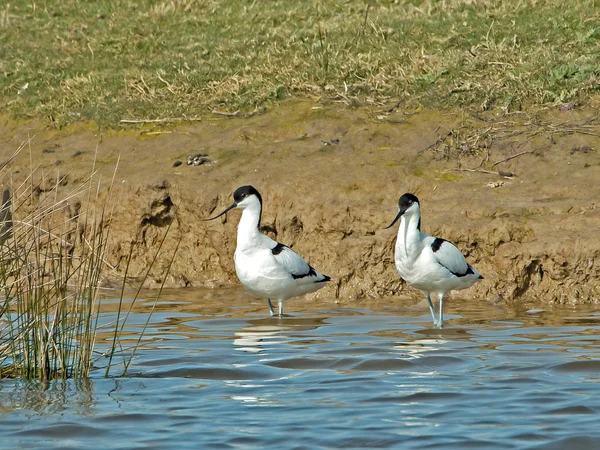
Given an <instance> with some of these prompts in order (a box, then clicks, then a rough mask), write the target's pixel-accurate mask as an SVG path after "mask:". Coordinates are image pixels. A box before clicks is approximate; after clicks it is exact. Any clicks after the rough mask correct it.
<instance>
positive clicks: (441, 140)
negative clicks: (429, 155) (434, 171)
mask: <svg viewBox="0 0 600 450" xmlns="http://www.w3.org/2000/svg"><path fill="white" fill-rule="evenodd" d="M451 135H452V130H450V131H448V133H447V134H446V135H445V136H440V137H439V138H438V140H437V141H435V142H434V143H433V144H431V145H428V146H427V147H425V148H424V149H423V150H419V153H417V155H421V154H423V153H425V152H426V151H427V150H429V149H432V148H433V147H435V146H436V145H438V144H441V143H442V142H444V141H445V140H446V139H447V138H448V136H451Z"/></svg>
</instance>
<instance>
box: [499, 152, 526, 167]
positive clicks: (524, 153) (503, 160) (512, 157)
mask: <svg viewBox="0 0 600 450" xmlns="http://www.w3.org/2000/svg"><path fill="white" fill-rule="evenodd" d="M528 153H533V150H527V151H524V152H521V153H517V154H516V155H512V156H509V157H508V158H504V159H502V160H500V161H496V162H495V163H494V164H492V167H495V166H497V165H498V164H502V163H503V162H506V161H510V160H511V159H514V158H517V157H519V156H522V155H527V154H528Z"/></svg>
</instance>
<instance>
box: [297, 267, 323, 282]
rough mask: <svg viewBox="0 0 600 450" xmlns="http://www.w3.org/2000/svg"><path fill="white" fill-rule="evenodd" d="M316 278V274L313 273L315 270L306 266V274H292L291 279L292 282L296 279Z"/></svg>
mask: <svg viewBox="0 0 600 450" xmlns="http://www.w3.org/2000/svg"><path fill="white" fill-rule="evenodd" d="M316 276H317V272H315V269H313V267H312V266H308V272H306V273H301V274H296V273H293V274H292V278H293V279H294V280H297V279H298V278H304V277H316Z"/></svg>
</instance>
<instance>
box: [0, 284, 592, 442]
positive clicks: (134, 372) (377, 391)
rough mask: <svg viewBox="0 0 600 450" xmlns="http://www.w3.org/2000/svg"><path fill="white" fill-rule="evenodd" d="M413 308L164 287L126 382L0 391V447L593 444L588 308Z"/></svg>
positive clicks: (3, 385)
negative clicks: (277, 306)
mask: <svg viewBox="0 0 600 450" xmlns="http://www.w3.org/2000/svg"><path fill="white" fill-rule="evenodd" d="M414 303H415V302H414V301H412V302H411V301H400V300H393V301H389V300H380V301H373V302H362V303H356V305H353V306H354V307H353V308H339V307H337V306H336V305H335V304H333V303H331V302H327V301H316V302H309V301H308V300H296V301H290V302H289V303H288V305H287V309H288V311H289V312H290V316H288V317H285V318H284V319H283V320H278V319H269V318H267V317H266V314H267V312H268V311H267V308H266V304H264V303H263V302H256V301H255V300H253V299H252V298H250V297H248V296H247V295H246V294H244V293H243V292H241V291H238V290H233V291H232V290H222V291H218V292H215V291H201V290H195V291H183V292H179V293H170V294H168V295H167V296H166V297H165V298H164V299H163V300H162V302H161V303H160V304H159V305H158V307H157V311H156V312H155V314H154V316H153V318H152V321H151V323H150V328H149V329H148V331H147V335H146V339H145V340H144V341H143V343H144V345H143V347H142V348H141V349H140V350H139V353H138V354H137V356H136V359H135V360H134V363H133V365H132V367H131V369H130V374H129V376H128V377H125V378H112V379H104V378H102V376H101V375H102V372H101V371H100V370H97V371H96V372H94V376H93V377H92V379H90V380H88V381H84V382H75V381H68V382H53V383H49V384H48V385H41V384H40V383H27V382H23V381H15V380H3V381H0V418H1V420H0V448H36V449H38V448H39V449H42V448H55V449H95V448H99V449H100V448H102V449H142V448H148V447H152V448H160V449H163V448H164V449H167V448H168V449H188V448H198V449H200V448H202V449H208V448H215V449H216V448H219V449H223V448H236V449H244V448H286V449H288V448H289V449H292V448H298V449H299V448H310V449H313V448H341V447H343V448H402V449H427V448H436V449H437V448H444V449H467V448H468V449H570V450H572V449H586V450H589V449H594V448H600V427H599V426H598V423H599V422H598V421H599V419H600V358H599V356H600V345H599V344H600V342H599V339H600V338H599V333H598V331H599V329H600V307H599V306H589V305H587V306H579V307H566V306H564V307H546V308H547V309H545V310H542V309H533V308H532V307H524V306H523V307H519V306H514V307H510V306H502V305H492V304H489V303H488V302H486V301H479V302H466V301H461V300H458V299H457V300H454V301H449V302H447V303H448V304H447V306H446V307H447V313H448V314H447V322H446V323H445V326H446V328H444V329H443V330H435V329H432V328H431V321H430V316H429V311H428V310H427V308H426V306H425V305H424V304H420V305H415V304H414ZM108 307H109V309H110V307H111V305H110V304H109V305H108ZM538 308H539V307H538ZM149 309H150V304H149V303H148V302H147V303H145V304H141V305H139V306H138V307H136V309H135V311H136V314H135V315H134V317H133V319H134V320H133V321H132V322H131V324H130V326H129V328H128V332H129V333H131V335H132V341H133V338H135V335H136V333H137V332H139V329H140V326H141V325H142V324H143V323H144V322H145V320H146V318H147V314H146V313H147V311H148V310H149ZM445 312H446V311H445ZM111 317H112V313H107V314H106V315H105V316H104V317H103V320H105V321H107V320H109V319H110V318H111ZM103 337H104V338H107V339H108V335H105V336H103ZM99 364H102V360H100V361H99Z"/></svg>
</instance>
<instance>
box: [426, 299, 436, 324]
mask: <svg viewBox="0 0 600 450" xmlns="http://www.w3.org/2000/svg"><path fill="white" fill-rule="evenodd" d="M425 297H427V303H429V311H431V317H432V318H433V324H434V325H435V324H436V323H437V322H436V320H435V310H434V309H433V303H431V297H430V296H429V292H426V293H425Z"/></svg>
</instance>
